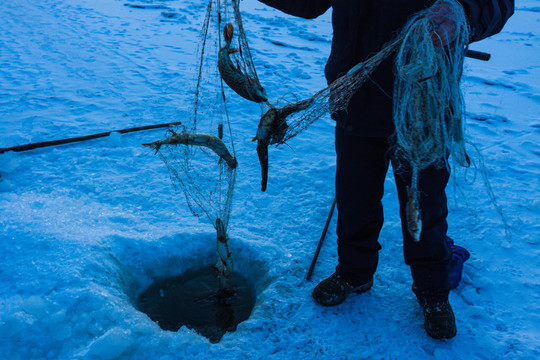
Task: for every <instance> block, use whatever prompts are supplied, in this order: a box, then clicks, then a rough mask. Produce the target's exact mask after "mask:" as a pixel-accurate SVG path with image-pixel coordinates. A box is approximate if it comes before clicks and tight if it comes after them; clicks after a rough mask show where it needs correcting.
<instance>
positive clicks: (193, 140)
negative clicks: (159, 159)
mask: <svg viewBox="0 0 540 360" xmlns="http://www.w3.org/2000/svg"><path fill="white" fill-rule="evenodd" d="M171 132H172V134H173V135H172V136H170V137H168V138H166V139H163V140H158V141H154V142H152V143H149V144H143V145H144V146H148V147H150V148H152V149H155V150H156V154H157V153H158V151H159V149H160V148H161V146H162V145H198V146H205V147H207V148H209V149H211V150H213V151H214V152H215V153H216V154H217V155H218V156H219V157H220V158H221V159H223V160H225V162H226V163H227V165H229V167H230V168H231V169H235V168H236V167H237V166H238V162H237V161H236V158H234V157H233V156H232V155H231V154H230V153H229V150H227V146H225V144H224V143H223V141H221V140H220V139H219V138H217V137H215V136H213V135H210V134H204V133H181V134H177V133H175V132H174V131H172V130H171Z"/></svg>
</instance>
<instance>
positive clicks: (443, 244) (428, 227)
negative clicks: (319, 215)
mask: <svg viewBox="0 0 540 360" xmlns="http://www.w3.org/2000/svg"><path fill="white" fill-rule="evenodd" d="M336 153H337V170H336V198H337V208H338V224H337V235H338V257H339V264H338V266H337V271H339V272H340V273H341V274H342V275H343V276H344V277H345V278H346V279H347V280H348V281H349V282H351V283H352V284H354V285H359V284H363V283H366V282H367V281H369V279H371V278H372V277H373V274H374V273H375V270H376V269H377V263H378V251H379V250H380V249H381V246H380V244H379V242H378V237H379V232H380V230H381V228H382V225H383V208H382V203H381V200H382V197H383V194H384V189H383V186H384V181H385V177H386V173H387V171H388V164H389V162H390V161H391V162H392V168H393V169H394V178H395V182H396V186H397V191H398V197H399V204H400V216H401V224H402V233H403V252H404V255H405V263H406V264H407V265H409V266H410V268H411V273H412V277H413V281H414V287H415V288H416V289H418V290H421V291H423V290H427V291H436V292H438V293H441V292H442V293H448V290H449V273H450V260H451V258H452V252H451V250H450V247H449V245H448V243H447V241H446V230H447V228H448V225H447V223H446V216H447V214H448V210H447V207H446V194H445V187H446V184H447V183H448V178H449V173H448V171H447V170H446V169H436V168H428V169H425V170H423V171H421V172H420V173H419V177H418V190H419V193H420V198H419V203H420V209H421V217H422V235H421V238H420V241H419V242H415V241H414V240H413V239H412V237H411V236H410V235H409V233H408V231H407V221H406V219H405V208H406V203H407V190H406V187H407V186H409V185H410V183H411V173H410V167H408V166H407V164H401V163H399V161H398V160H397V159H393V158H391V151H389V145H388V139H387V138H365V137H359V136H354V135H350V134H348V133H346V132H344V130H343V129H342V128H341V127H339V126H336Z"/></svg>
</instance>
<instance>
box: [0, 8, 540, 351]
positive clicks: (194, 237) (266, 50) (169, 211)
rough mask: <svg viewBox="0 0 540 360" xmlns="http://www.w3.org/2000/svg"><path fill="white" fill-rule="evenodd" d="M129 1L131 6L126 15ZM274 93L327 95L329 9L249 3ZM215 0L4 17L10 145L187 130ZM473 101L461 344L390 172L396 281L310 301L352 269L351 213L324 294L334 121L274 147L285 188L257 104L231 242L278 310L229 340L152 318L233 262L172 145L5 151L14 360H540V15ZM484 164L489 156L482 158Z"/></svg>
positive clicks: (239, 136) (248, 22)
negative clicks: (332, 302)
mask: <svg viewBox="0 0 540 360" xmlns="http://www.w3.org/2000/svg"><path fill="white" fill-rule="evenodd" d="M126 4H127V5H129V6H126ZM240 6H241V9H242V11H243V13H242V15H243V21H244V26H245V29H246V32H247V36H248V41H249V43H250V46H251V50H252V55H253V58H254V61H255V66H256V68H257V71H258V75H259V78H260V79H261V83H262V85H263V86H264V87H265V89H266V91H267V94H268V97H269V98H270V99H271V100H273V101H276V100H278V99H281V98H285V99H287V100H291V101H292V100H295V99H297V98H298V99H303V98H307V97H309V96H311V95H313V94H314V93H315V92H316V91H318V90H320V89H322V88H323V87H324V86H326V84H325V80H324V78H323V69H324V65H325V62H326V58H327V56H328V54H329V52H330V44H331V32H332V31H331V24H330V13H326V14H325V15H323V16H322V17H320V18H318V19H315V20H303V19H298V18H293V17H290V16H287V15H284V14H282V13H280V12H278V11H276V10H273V9H271V8H269V7H267V6H265V5H263V4H261V3H259V2H257V1H255V0H247V1H242V2H241V5H240ZM205 8H206V2H205V1H195V0H184V1H179V0H168V1H167V0H162V1H158V0H154V1H152V0H144V1H143V0H140V1H129V0H41V1H31V0H18V1H1V2H0V17H1V19H2V21H0V116H1V117H0V118H1V119H2V120H1V121H0V132H1V133H2V138H1V139H0V148H7V147H11V146H15V145H21V144H26V143H30V142H39V141H47V140H55V139H60V138H66V137H73V136H81V135H87V134H93V133H99V132H103V131H110V130H118V129H123V128H128V127H133V126H142V125H148V124H159V123H164V122H173V121H182V120H183V118H185V117H186V116H187V114H188V110H189V102H190V96H191V94H190V92H189V89H190V86H188V85H189V84H186V81H185V79H188V78H190V72H191V71H192V70H193V66H194V64H195V61H196V59H195V56H194V54H195V52H196V48H197V42H198V39H199V31H200V28H201V22H202V20H203V17H204V12H205ZM471 48H472V49H474V50H479V51H485V52H489V53H491V54H492V57H491V60H490V61H489V62H481V61H478V60H473V59H468V60H466V64H465V74H464V78H463V90H464V93H465V101H466V107H467V118H466V123H467V129H468V135H469V138H470V139H471V140H472V141H473V142H474V143H475V144H476V146H477V147H478V148H479V149H480V151H481V153H482V156H483V162H484V164H485V171H486V174H487V177H488V179H489V181H490V184H491V188H492V190H493V193H494V194H495V198H496V201H497V204H498V206H499V208H500V209H501V211H502V213H503V214H504V217H505V219H506V223H507V224H508V226H509V228H508V232H509V234H510V236H507V235H506V232H505V225H504V223H503V221H502V219H501V216H500V215H499V212H498V211H497V209H496V208H495V206H494V205H493V202H492V199H491V198H490V195H489V191H488V188H487V186H486V184H485V183H484V181H483V179H482V176H481V171H480V170H474V169H470V170H466V171H465V170H459V169H456V171H454V177H453V180H451V183H450V185H449V187H448V198H449V210H450V216H449V224H450V229H449V235H450V236H451V237H453V238H454V239H455V241H456V243H457V244H459V245H463V246H465V247H466V248H467V249H468V250H469V251H470V252H471V255H472V256H471V259H470V260H469V261H468V262H467V263H466V264H465V267H464V274H463V281H462V283H461V285H460V286H458V288H457V289H455V290H454V291H452V292H451V295H450V301H451V303H452V305H453V307H454V311H455V313H456V320H457V326H458V334H457V336H456V338H454V339H452V340H450V341H447V342H441V341H436V340H433V339H431V338H429V337H428V336H427V335H426V334H425V331H424V328H423V318H422V313H421V309H420V307H419V306H418V304H417V303H416V299H415V297H414V295H413V293H412V292H411V290H410V286H411V281H412V280H411V277H410V273H409V269H408V268H407V266H406V265H405V264H404V263H403V256H402V250H401V227H400V223H399V217H398V208H397V194H396V192H395V188H394V184H393V182H394V180H393V177H392V175H391V172H389V173H388V177H387V179H386V194H385V198H384V205H385V218H386V222H385V225H384V228H383V230H382V233H381V240H380V241H381V244H382V246H383V249H382V251H381V253H380V257H381V259H380V264H379V269H378V272H377V274H376V276H375V283H374V286H373V288H372V290H371V291H369V292H368V293H365V294H362V295H358V296H352V297H350V298H349V299H347V300H346V301H345V302H344V303H343V304H342V305H340V306H338V307H335V308H323V307H321V306H318V305H316V304H315V302H314V301H313V300H312V298H311V291H312V289H313V287H314V286H315V285H316V283H317V282H318V281H320V280H321V279H323V278H325V277H326V276H328V275H330V274H331V273H332V272H333V270H334V267H335V265H336V263H337V255H336V245H335V240H336V236H335V217H334V220H333V221H332V223H331V225H330V228H329V231H328V235H327V239H326V241H325V244H324V246H323V248H322V251H321V254H320V257H319V262H318V264H317V267H316V268H315V272H314V275H313V278H312V280H311V281H306V280H305V276H306V272H307V269H308V268H309V264H310V262H311V258H312V256H313V253H314V251H315V248H316V245H317V241H318V239H319V237H320V234H321V231H322V228H323V226H324V222H325V220H326V216H327V215H328V211H329V209H330V205H331V203H332V199H333V196H334V194H333V181H334V180H333V179H334V169H335V154H334V148H333V126H334V124H333V121H332V120H331V119H330V118H329V117H325V118H322V119H320V120H318V121H317V122H316V123H315V124H314V125H312V126H311V127H310V128H309V129H307V130H306V131H304V132H303V133H301V134H300V135H299V136H297V137H296V138H294V139H293V140H291V141H290V142H289V145H290V148H288V147H286V146H281V147H279V148H270V150H269V152H270V170H269V181H268V190H267V191H266V192H265V193H262V192H261V191H260V168H259V164H258V159H257V155H256V152H255V146H256V145H255V143H253V142H251V139H252V137H253V136H254V135H255V132H256V129H257V124H258V121H259V119H260V115H261V114H260V108H259V107H258V105H256V104H253V103H251V102H248V101H245V100H244V99H242V98H240V97H238V96H236V95H235V94H233V93H232V92H230V91H229V92H228V94H229V95H228V106H229V116H230V118H231V121H232V128H233V131H234V134H235V141H236V142H235V146H236V154H237V159H238V163H239V166H238V172H237V182H236V187H235V195H234V199H233V207H232V213H231V220H230V223H229V231H228V232H229V236H230V238H231V241H230V245H231V251H232V253H233V258H234V260H235V265H236V269H235V270H236V271H239V272H241V273H243V274H244V275H245V276H248V277H249V278H250V279H251V281H252V284H253V286H254V288H255V291H256V296H257V300H256V303H255V307H254V310H253V312H252V314H251V316H250V318H249V319H248V320H246V321H244V322H242V323H240V324H239V325H238V328H237V330H236V331H235V332H229V333H227V334H225V335H224V336H223V338H222V340H221V341H220V342H219V343H217V344H211V343H210V342H209V340H208V339H207V338H205V337H203V336H200V335H198V334H197V333H196V332H195V331H193V330H189V329H187V328H186V327H182V328H181V329H180V330H179V331H178V332H170V331H163V330H162V329H161V328H160V327H159V326H158V325H157V324H156V323H155V322H153V321H152V320H150V318H149V317H148V316H147V315H145V314H143V313H141V312H139V311H138V310H137V309H136V308H135V301H136V297H137V296H138V295H139V294H140V293H141V292H143V291H144V290H145V289H146V288H147V287H148V286H149V285H150V284H151V283H152V282H153V281H154V280H155V279H159V278H166V277H171V276H175V275H178V274H180V273H182V272H183V271H185V270H187V269H189V268H193V267H197V266H203V265H211V264H213V263H215V261H216V251H215V231H214V229H213V228H212V227H211V226H210V225H209V224H208V222H207V221H205V219H204V218H201V219H198V218H195V217H194V216H193V215H192V214H191V212H190V211H189V209H188V207H187V205H186V203H185V199H184V196H183V195H182V194H181V193H175V191H174V190H173V188H172V186H171V182H170V180H169V175H168V172H167V169H166V167H165V166H164V165H163V163H162V162H161V161H160V160H159V157H157V156H154V155H153V151H149V150H148V149H146V148H144V147H143V146H142V145H141V144H142V143H145V142H149V141H154V140H157V139H159V138H162V137H163V135H164V130H153V131H145V132H138V133H132V134H124V135H122V134H120V133H113V134H112V135H111V136H109V137H107V138H103V139H97V140H92V141H88V142H83V143H78V144H71V145H64V146H57V147H52V148H44V149H39V150H33V151H29V152H20V153H15V152H6V153H4V154H2V155H0V174H1V178H0V254H2V255H1V257H0V359H10V360H11V359H117V358H118V359H163V360H166V359H179V358H195V357H198V358H201V359H216V358H220V359H237V358H241V357H244V358H250V359H251V358H265V359H266V358H275V359H281V358H292V359H312V358H335V359H341V358H343V359H345V358H347V359H495V358H504V359H538V358H540V340H539V339H540V305H539V304H540V270H539V267H538V258H539V255H540V221H539V220H540V216H539V214H540V196H539V195H540V141H539V136H540V85H539V84H540V81H539V80H540V63H539V60H538V59H540V1H539V0H523V1H520V2H518V4H517V8H516V13H515V15H514V16H513V17H512V18H511V19H510V21H509V22H508V24H507V25H506V27H505V29H504V30H503V31H502V32H501V33H500V34H498V35H496V36H494V37H492V38H490V39H487V40H484V41H482V42H479V43H475V44H473V45H472V46H471ZM473 158H475V159H476V161H477V162H478V160H479V157H478V156H474V154H473Z"/></svg>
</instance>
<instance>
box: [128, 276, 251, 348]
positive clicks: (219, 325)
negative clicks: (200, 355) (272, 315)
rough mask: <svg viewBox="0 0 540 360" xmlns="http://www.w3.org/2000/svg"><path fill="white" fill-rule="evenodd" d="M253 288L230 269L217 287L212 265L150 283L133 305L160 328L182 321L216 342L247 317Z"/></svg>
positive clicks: (172, 327) (176, 326)
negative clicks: (222, 285) (221, 287)
mask: <svg viewBox="0 0 540 360" xmlns="http://www.w3.org/2000/svg"><path fill="white" fill-rule="evenodd" d="M254 305H255V292H254V289H253V287H252V286H251V285H250V283H249V282H248V280H247V279H246V278H244V277H243V276H241V275H240V274H238V273H236V272H233V273H232V274H231V277H230V279H229V280H227V283H226V286H225V287H224V288H223V289H220V288H219V279H218V276H217V273H216V271H215V269H214V268H212V267H210V266H208V267H203V268H199V269H191V270H188V271H186V272H184V273H183V274H182V275H179V276H176V277H172V278H168V279H163V280H160V281H157V282H155V283H153V284H152V285H150V287H149V288H148V289H146V290H145V291H144V292H143V293H142V294H141V295H140V296H139V298H138V299H137V308H138V309H139V310H140V311H142V312H144V313H146V314H147V315H148V316H149V317H150V318H151V319H152V320H154V321H156V322H157V323H158V325H159V326H160V327H161V328H162V329H163V330H171V331H178V329H180V327H182V326H183V325H186V326H187V327H188V328H190V329H194V330H195V331H196V332H197V333H199V334H201V335H203V336H205V337H207V338H208V339H210V342H212V343H217V342H219V341H220V340H221V338H222V336H223V335H224V334H225V333H226V332H227V331H235V330H236V326H237V325H238V324H239V323H241V322H242V321H244V320H246V319H248V318H249V315H250V314H251V310H252V309H253V306H254Z"/></svg>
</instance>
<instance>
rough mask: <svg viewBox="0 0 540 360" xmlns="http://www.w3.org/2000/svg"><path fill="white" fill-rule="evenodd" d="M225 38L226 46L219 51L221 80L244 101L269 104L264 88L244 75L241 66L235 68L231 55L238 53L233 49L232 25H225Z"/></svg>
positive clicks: (255, 80)
mask: <svg viewBox="0 0 540 360" xmlns="http://www.w3.org/2000/svg"><path fill="white" fill-rule="evenodd" d="M223 33H224V36H225V45H224V46H223V47H222V48H221V49H220V50H219V54H218V69H219V73H220V74H221V78H222V79H223V81H225V83H226V84H227V85H229V87H230V88H231V89H233V90H234V91H235V92H236V93H237V94H238V95H240V96H241V97H243V98H244V99H247V100H251V101H255V102H257V103H261V102H267V101H268V98H267V96H266V92H265V90H264V88H263V87H262V86H261V84H259V81H258V80H257V79H255V78H253V77H251V76H249V75H247V74H244V73H243V72H242V70H241V69H240V65H239V64H238V63H237V65H238V66H235V65H234V64H233V62H232V61H231V58H230V57H229V55H230V54H233V53H235V52H238V51H239V50H237V49H232V48H231V41H232V38H233V33H234V28H233V26H232V24H231V23H228V24H227V25H225V28H224V29H223Z"/></svg>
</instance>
